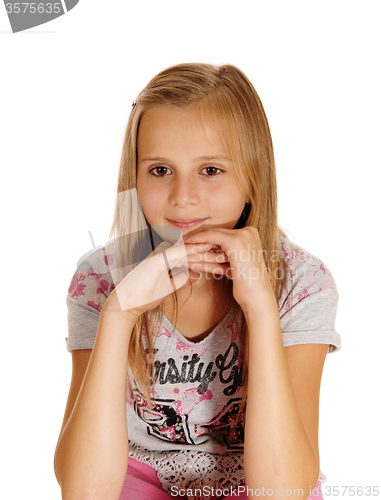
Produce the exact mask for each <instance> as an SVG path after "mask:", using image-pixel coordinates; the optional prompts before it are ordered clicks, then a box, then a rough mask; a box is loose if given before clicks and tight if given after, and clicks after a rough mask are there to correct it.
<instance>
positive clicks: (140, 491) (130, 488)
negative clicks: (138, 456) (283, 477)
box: [119, 458, 324, 500]
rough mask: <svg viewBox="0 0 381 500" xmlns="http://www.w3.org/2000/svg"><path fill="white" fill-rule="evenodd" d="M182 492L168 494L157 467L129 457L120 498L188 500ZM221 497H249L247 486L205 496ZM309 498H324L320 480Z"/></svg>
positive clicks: (313, 499) (285, 494) (130, 499)
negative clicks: (231, 491)
mask: <svg viewBox="0 0 381 500" xmlns="http://www.w3.org/2000/svg"><path fill="white" fill-rule="evenodd" d="M181 493H183V492H182V491H181V490H180V489H176V490H175V494H174V495H172V496H170V495H168V494H167V493H165V492H164V490H163V488H162V485H161V482H160V480H159V479H158V477H157V474H156V471H155V469H153V468H152V467H150V466H149V465H147V464H143V463H141V462H139V461H138V460H135V459H133V458H129V459H128V469H127V474H126V478H125V480H124V484H123V489H122V493H121V495H120V498H119V500H171V499H173V498H178V499H179V500H186V499H187V497H186V496H184V495H181ZM277 496H280V495H277ZM283 496H284V498H287V490H286V491H284V492H283ZM219 498H223V499H224V500H233V499H234V498H241V500H244V499H247V494H246V488H244V487H242V486H241V487H240V488H239V489H237V490H235V491H234V492H233V493H232V494H231V495H229V496H222V497H221V496H219V497H217V496H205V499H207V500H218V499H219ZM250 498H251V497H250ZM254 498H255V496H254ZM308 500H324V498H323V494H322V491H321V483H320V481H318V482H317V484H316V486H315V488H314V489H313V490H311V494H310V496H309V497H308Z"/></svg>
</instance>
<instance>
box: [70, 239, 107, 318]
mask: <svg viewBox="0 0 381 500" xmlns="http://www.w3.org/2000/svg"><path fill="white" fill-rule="evenodd" d="M112 264H113V255H112V254H111V253H107V251H106V248H105V247H101V248H99V249H97V250H95V251H92V252H90V253H88V254H86V255H84V256H83V257H81V259H80V260H79V262H78V264H77V270H76V271H75V273H74V275H73V277H72V279H71V282H70V286H69V289H68V300H69V301H70V300H71V301H76V302H77V303H79V304H81V305H82V306H87V307H88V308H91V309H94V310H96V311H98V312H100V311H101V310H102V307H103V306H104V304H105V302H106V300H107V298H108V296H109V295H110V293H111V292H112V291H113V289H114V288H115V284H114V282H113V278H112V272H111V266H112Z"/></svg>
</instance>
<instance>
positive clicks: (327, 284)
mask: <svg viewBox="0 0 381 500" xmlns="http://www.w3.org/2000/svg"><path fill="white" fill-rule="evenodd" d="M279 249H280V253H281V257H282V258H283V260H284V262H285V263H286V266H287V269H286V282H285V289H284V290H283V293H282V296H281V300H280V304H279V306H280V312H281V313H282V312H283V313H285V312H287V310H289V309H291V308H292V307H293V306H295V305H296V304H297V303H299V302H301V301H302V300H304V299H306V298H307V297H310V296H311V295H313V294H316V293H317V292H320V294H319V297H323V296H327V297H328V298H332V300H336V301H337V299H338V293H337V287H336V282H335V279H334V277H333V275H332V273H331V271H330V270H329V269H328V267H327V266H326V265H325V264H324V263H323V262H322V260H321V259H319V258H318V257H316V256H315V255H313V254H312V253H311V252H309V251H308V250H306V249H304V248H302V247H301V246H299V245H297V244H296V243H294V242H293V241H291V240H288V239H286V238H284V237H283V236H281V237H280V239H279Z"/></svg>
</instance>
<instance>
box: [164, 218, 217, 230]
mask: <svg viewBox="0 0 381 500" xmlns="http://www.w3.org/2000/svg"><path fill="white" fill-rule="evenodd" d="M207 218H208V217H206V218H205V219H176V220H171V219H167V221H168V222H170V223H171V224H173V225H174V226H176V227H179V228H188V227H196V226H198V225H199V224H202V223H203V222H204V221H206V219H207Z"/></svg>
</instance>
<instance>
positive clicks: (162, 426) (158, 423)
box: [133, 389, 195, 445]
mask: <svg viewBox="0 0 381 500" xmlns="http://www.w3.org/2000/svg"><path fill="white" fill-rule="evenodd" d="M133 393H134V400H135V401H134V410H135V412H136V414H137V415H138V416H139V417H140V418H141V419H142V420H143V421H144V423H145V424H146V425H147V433H148V435H150V436H155V437H157V438H158V439H161V440H163V441H171V442H177V443H187V444H193V445H194V444H195V443H194V441H193V439H192V438H191V435H190V431H189V427H188V415H186V414H183V415H180V414H178V413H177V411H176V401H175V400H174V399H172V400H169V399H168V400H165V399H151V406H152V408H149V407H148V401H147V399H145V398H144V397H143V396H142V395H141V394H140V393H139V391H138V390H136V389H135V390H134V391H133Z"/></svg>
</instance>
